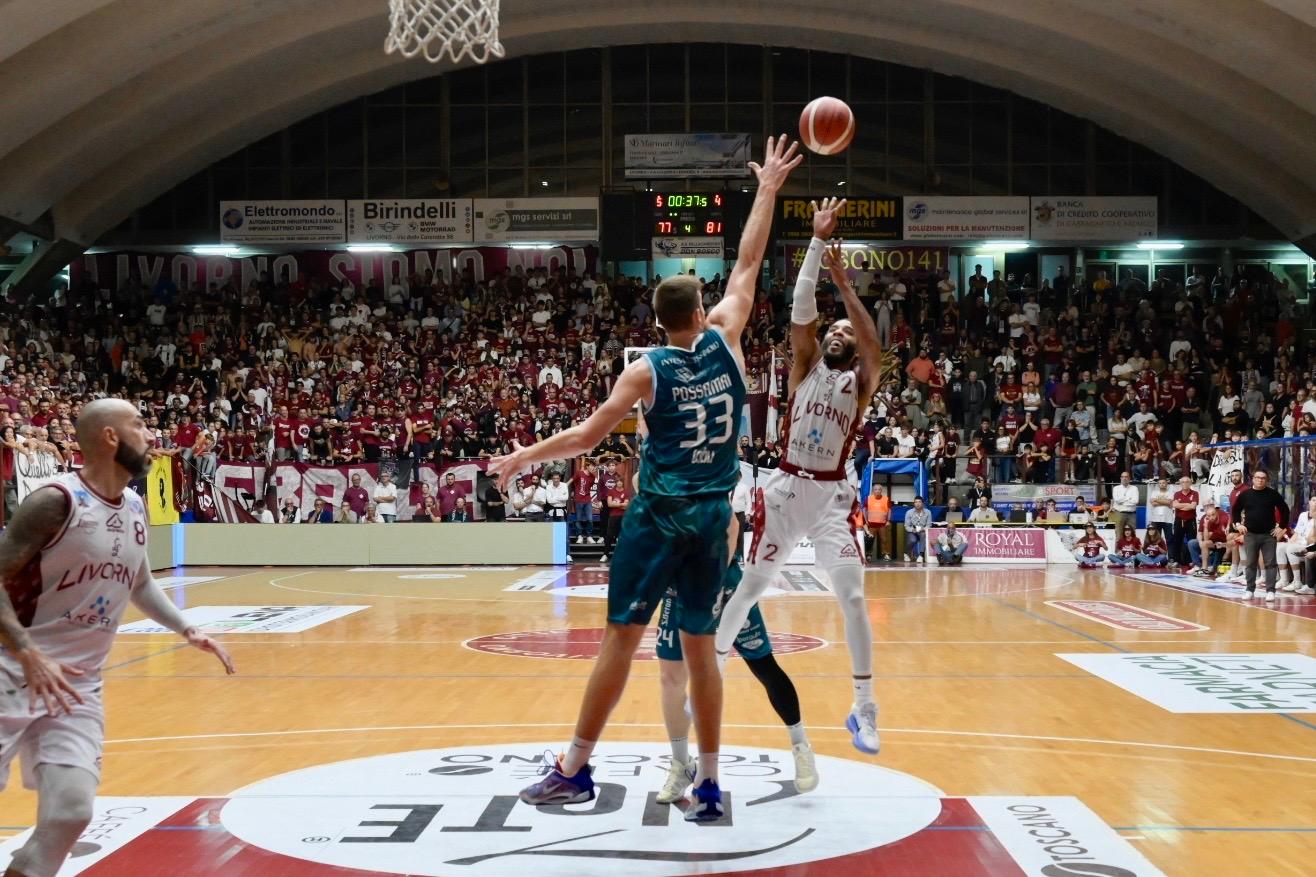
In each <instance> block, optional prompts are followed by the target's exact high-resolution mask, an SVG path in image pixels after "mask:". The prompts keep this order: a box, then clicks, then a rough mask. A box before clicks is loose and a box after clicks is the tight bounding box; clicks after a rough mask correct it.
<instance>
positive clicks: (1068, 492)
mask: <svg viewBox="0 0 1316 877" xmlns="http://www.w3.org/2000/svg"><path fill="white" fill-rule="evenodd" d="M1080 497H1082V499H1083V501H1084V502H1085V503H1087V504H1088V505H1089V506H1093V505H1096V502H1097V487H1096V485H1095V484H997V485H993V486H992V508H994V509H996V511H998V512H1000V513H1001V517H1002V519H1005V517H1007V516H1008V515H1009V514H1010V509H1011V507H1012V506H1014V505H1015V504H1016V503H1022V504H1023V506H1024V508H1028V507H1030V506H1031V507H1032V509H1033V514H1034V516H1039V515H1041V514H1042V513H1043V510H1044V509H1045V508H1046V504H1047V501H1049V500H1055V501H1056V509H1057V510H1058V511H1062V512H1066V513H1067V512H1069V511H1070V510H1071V509H1073V508H1074V505H1075V502H1076V501H1077V500H1078V499H1079V498H1080Z"/></svg>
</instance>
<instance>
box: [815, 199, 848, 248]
mask: <svg viewBox="0 0 1316 877" xmlns="http://www.w3.org/2000/svg"><path fill="white" fill-rule="evenodd" d="M809 206H810V207H812V208H813V236H814V237H816V238H817V239H818V240H820V241H825V240H830V239H831V237H832V232H834V231H835V230H836V214H838V213H840V212H841V208H842V207H844V206H845V199H844V198H824V199H823V201H822V204H821V205H820V204H819V203H818V202H817V201H810V202H809Z"/></svg>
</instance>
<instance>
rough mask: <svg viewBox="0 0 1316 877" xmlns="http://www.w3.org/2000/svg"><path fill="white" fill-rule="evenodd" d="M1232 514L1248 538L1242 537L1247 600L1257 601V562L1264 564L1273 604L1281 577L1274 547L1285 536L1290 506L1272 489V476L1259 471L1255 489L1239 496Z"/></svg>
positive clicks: (1254, 482)
mask: <svg viewBox="0 0 1316 877" xmlns="http://www.w3.org/2000/svg"><path fill="white" fill-rule="evenodd" d="M1230 512H1231V513H1232V515H1233V518H1234V521H1235V522H1237V524H1238V526H1240V527H1243V528H1245V532H1246V534H1247V535H1246V536H1244V537H1243V552H1244V554H1245V555H1246V556H1247V595H1248V599H1253V598H1255V597H1256V589H1257V562H1258V561H1259V560H1264V561H1265V563H1266V602H1270V601H1272V600H1274V599H1275V580H1276V579H1277V578H1278V577H1279V568H1278V567H1277V566H1275V543H1276V541H1277V540H1278V539H1279V537H1280V536H1282V535H1284V530H1285V524H1287V523H1288V520H1289V504H1288V503H1286V502H1285V501H1284V497H1282V496H1280V494H1279V491H1278V490H1276V489H1275V488H1273V487H1271V486H1270V474H1269V473H1268V472H1266V470H1265V469H1258V470H1256V471H1255V472H1253V473H1252V489H1251V490H1244V491H1242V492H1241V493H1239V494H1238V504H1237V507H1231V508H1230ZM1276 512H1278V513H1279V514H1278V516H1277V515H1276ZM1281 522H1282V523H1281Z"/></svg>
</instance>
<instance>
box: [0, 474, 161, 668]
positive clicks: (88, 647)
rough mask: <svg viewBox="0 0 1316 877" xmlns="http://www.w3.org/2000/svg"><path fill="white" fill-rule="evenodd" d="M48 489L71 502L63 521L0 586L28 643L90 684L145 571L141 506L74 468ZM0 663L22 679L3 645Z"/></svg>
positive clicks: (143, 511) (128, 493)
mask: <svg viewBox="0 0 1316 877" xmlns="http://www.w3.org/2000/svg"><path fill="white" fill-rule="evenodd" d="M48 486H51V487H55V488H57V489H59V490H61V491H63V493H64V494H65V495H66V497H67V499H68V514H67V516H66V517H65V520H64V525H63V526H62V527H61V528H60V530H59V532H58V533H57V534H56V535H55V536H54V537H53V538H52V539H51V540H50V542H48V543H47V544H46V545H45V546H43V547H42V549H41V551H40V552H39V553H38V554H37V555H36V556H35V557H33V558H32V560H31V561H29V562H28V564H27V566H25V567H23V569H22V570H21V571H19V572H18V573H17V574H15V575H14V577H13V578H12V579H10V580H9V581H6V582H5V590H6V591H8V593H9V601H10V602H11V603H12V604H13V605H14V611H15V612H16V613H17V615H18V620H19V622H20V623H21V624H22V625H23V626H24V627H26V628H27V629H28V632H29V633H30V634H31V636H32V642H33V645H35V646H36V647H37V648H38V649H40V650H41V651H42V652H44V653H45V654H46V655H47V656H49V657H50V658H52V659H54V660H56V661H59V662H61V663H64V664H70V665H73V666H75V667H78V668H79V669H81V670H84V671H85V672H86V674H87V675H86V676H80V677H74V681H75V682H77V683H82V682H86V681H94V680H95V679H96V678H97V677H98V675H99V671H100V669H101V667H103V666H104V664H105V658H106V656H107V655H109V652H110V646H111V644H112V643H113V642H114V632H115V631H116V630H118V627H119V620H120V619H121V618H122V617H123V610H124V608H125V607H126V606H127V605H128V599H129V596H130V595H131V593H132V589H133V588H134V587H136V586H138V585H139V584H142V583H143V582H145V581H146V580H147V577H149V576H150V565H149V561H148V560H147V557H146V523H147V521H146V506H145V504H144V503H143V502H142V499H141V497H139V496H138V495H137V494H136V493H133V492H132V491H131V490H125V491H124V492H123V496H122V497H120V498H119V499H118V500H110V499H107V498H105V497H103V496H100V495H99V494H97V493H96V491H95V490H94V489H92V487H91V486H90V485H88V484H87V483H86V482H85V481H83V480H82V478H81V476H79V475H77V474H76V473H73V474H67V475H60V476H59V477H57V478H55V479H53V480H52V481H50V482H48ZM0 668H3V669H4V670H5V671H6V672H7V673H8V674H9V676H10V677H11V679H14V680H18V681H21V680H22V679H23V670H22V667H21V666H20V665H19V663H18V661H17V659H15V658H14V656H13V655H12V654H11V653H9V651H8V650H4V649H0Z"/></svg>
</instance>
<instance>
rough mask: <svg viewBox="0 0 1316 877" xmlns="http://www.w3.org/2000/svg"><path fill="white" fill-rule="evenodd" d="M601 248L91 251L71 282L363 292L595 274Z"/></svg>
mask: <svg viewBox="0 0 1316 877" xmlns="http://www.w3.org/2000/svg"><path fill="white" fill-rule="evenodd" d="M598 252H599V251H598V248H597V247H565V246H561V247H545V248H543V249H538V248H537V249H533V250H518V249H513V248H511V247H450V248H444V249H417V250H405V251H402V252H391V253H349V252H346V251H343V250H339V251H331V250H305V251H299V252H293V253H284V254H283V255H278V256H268V255H267V256H243V257H238V258H229V257H227V256H195V255H193V254H191V253H134V252H122V253H89V254H87V255H84V256H83V257H82V258H80V259H76V260H75V261H74V262H73V264H72V265H70V266H69V273H70V275H71V278H70V279H71V283H72V284H73V285H74V286H77V285H79V284H81V283H83V282H84V281H90V282H92V283H94V284H96V285H97V286H98V287H101V288H107V289H118V288H119V287H121V286H123V285H124V284H125V283H126V282H129V281H131V282H133V283H136V284H141V285H144V286H147V287H150V288H152V289H154V288H155V286H156V285H157V284H159V283H162V282H164V283H172V284H173V285H174V286H175V287H177V288H178V289H190V288H191V287H193V286H194V285H195V286H201V287H203V288H204V287H207V286H209V285H210V284H212V283H213V284H215V285H216V286H219V287H223V286H224V285H226V284H232V285H233V286H234V287H235V288H237V289H246V288H247V287H248V286H249V285H251V283H252V281H260V280H262V279H263V278H264V277H265V275H269V278H270V280H272V281H273V282H275V283H287V284H289V285H292V286H296V285H297V284H300V283H305V282H306V281H308V280H310V279H311V278H314V277H318V278H320V279H322V280H330V281H333V282H338V283H342V282H344V281H350V282H351V283H352V284H353V285H354V286H356V287H357V288H358V289H360V288H361V287H362V286H366V285H369V284H370V283H372V282H379V283H382V282H383V281H384V280H387V279H388V278H390V277H392V276H393V275H394V274H397V275H398V276H399V277H410V276H411V275H413V274H416V275H419V276H421V277H424V276H425V274H426V273H427V272H430V273H433V274H434V276H436V277H442V278H444V279H445V280H447V281H449V282H451V281H453V280H454V279H456V278H460V277H461V275H462V272H464V271H470V272H471V276H472V277H473V278H474V279H475V280H476V281H480V280H485V279H487V278H489V277H493V276H495V275H497V274H500V273H502V272H504V271H511V270H512V269H514V268H517V267H520V268H522V269H524V270H525V271H527V272H528V271H530V269H532V268H547V269H549V271H553V272H556V271H557V270H558V269H560V268H565V269H567V270H568V271H575V272H576V274H578V275H579V274H584V273H585V272H586V271H593V270H594V267H595V264H596V263H597V260H598Z"/></svg>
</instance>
